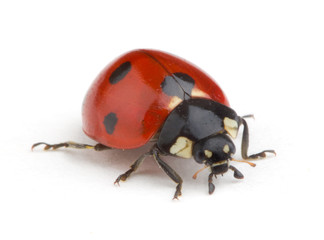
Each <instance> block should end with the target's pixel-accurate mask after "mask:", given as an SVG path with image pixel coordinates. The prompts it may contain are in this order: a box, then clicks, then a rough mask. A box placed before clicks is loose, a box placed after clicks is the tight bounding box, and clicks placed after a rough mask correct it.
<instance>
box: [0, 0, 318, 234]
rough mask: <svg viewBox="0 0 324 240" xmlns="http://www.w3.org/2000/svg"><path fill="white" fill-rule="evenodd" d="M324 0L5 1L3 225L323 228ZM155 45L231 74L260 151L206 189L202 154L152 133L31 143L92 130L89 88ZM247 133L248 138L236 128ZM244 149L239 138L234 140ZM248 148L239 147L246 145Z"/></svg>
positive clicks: (229, 90) (0, 95) (246, 230)
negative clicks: (186, 155) (76, 146)
mask: <svg viewBox="0 0 324 240" xmlns="http://www.w3.org/2000/svg"><path fill="white" fill-rule="evenodd" d="M323 12H324V8H323V2H322V1H298V0H295V1H284V0H280V1H276V0H272V1H175V0H173V1H167V0H163V1H139V0H137V1H88V2H86V1H53V2H52V3H50V2H49V1H47V2H45V1H1V3H0V80H1V87H0V109H1V120H0V121H1V122H0V123H1V124H0V133H1V138H0V146H1V147H0V194H1V197H0V221H1V223H0V226H1V227H0V228H1V230H0V238H1V239H134V238H135V239H152V238H153V239H176V238H177V239H188V238H190V239H249V240H253V239H294V238H296V237H301V238H304V239H305V238H306V237H307V239H323V237H324V236H323V231H322V229H321V228H322V227H323V220H322V218H323V214H324V211H323V202H324V198H323V195H322V193H323V179H322V175H323V162H324V159H323V153H322V150H323V144H322V141H323V115H324V114H323V100H324V98H323V85H322V82H323V80H324V68H323V66H324V47H323V45H324V44H323V43H324V32H323V30H324V28H323V27H324V14H323ZM135 48H153V49H160V50H163V51H167V52H171V53H173V54H176V55H178V56H181V57H183V58H185V59H187V60H189V61H191V62H193V63H194V64H196V65H198V66H199V67H200V68H202V69H204V70H205V71H206V72H207V73H208V74H209V75H211V76H213V77H214V79H215V80H216V81H217V82H218V83H219V84H220V85H221V86H222V88H223V90H224V91H225V92H226V95H227V97H228V98H229V100H230V103H231V106H232V107H233V108H234V109H235V110H236V112H237V113H238V114H241V115H244V114H250V113H254V114H255V117H256V120H252V119H251V120H249V125H250V132H251V144H250V145H251V148H250V153H255V152H257V151H261V150H263V149H268V148H270V149H271V148H273V149H275V150H276V151H277V153H278V155H277V157H275V158H274V157H271V158H268V159H266V160H261V161H259V162H257V167H256V168H251V167H249V166H248V165H247V164H240V163H234V164H235V166H236V167H237V168H238V169H240V170H241V172H242V173H243V174H244V175H245V179H244V180H237V179H234V178H233V176H232V173H228V174H226V175H225V176H224V177H220V178H218V179H217V181H216V182H215V185H216V190H215V192H214V194H213V195H211V196H209V195H208V193H207V174H208V172H207V171H205V172H203V173H201V174H200V175H199V176H198V179H197V180H196V181H195V180H193V179H192V175H193V173H194V172H196V171H197V170H198V169H199V168H201V166H199V165H197V164H195V163H194V161H193V160H183V159H175V158H166V161H167V162H168V163H169V164H170V165H171V166H172V167H174V169H176V170H177V171H178V173H179V174H180V175H181V176H182V178H183V180H184V185H183V196H182V197H181V199H180V200H179V201H172V196H173V193H174V190H175V184H174V183H173V182H172V181H171V180H170V179H169V178H168V177H167V176H166V175H165V174H164V173H163V172H162V171H161V170H160V169H159V168H158V167H157V166H156V164H155V163H154V162H153V161H152V159H147V160H146V161H145V163H144V164H143V166H142V167H141V168H140V169H139V171H138V172H137V174H134V175H132V176H131V178H130V179H129V180H128V181H127V182H125V183H121V186H120V187H116V186H114V185H113V182H114V180H115V178H116V177H117V176H118V175H119V174H120V173H122V172H124V171H126V170H127V169H128V166H129V165H130V164H131V163H132V161H134V160H135V159H136V157H138V156H139V155H140V154H141V153H142V152H143V151H145V150H146V149H147V148H148V147H144V148H141V149H136V150H132V151H117V150H113V151H108V152H94V151H91V150H70V149H62V150H58V151H55V152H43V151H42V150H41V149H37V150H35V151H34V152H31V150H30V147H31V145H32V144H33V143H34V142H38V141H47V142H49V143H58V142H62V141H66V140H74V141H77V142H82V143H89V144H93V143H94V142H93V141H92V140H90V139H89V138H87V137H86V136H85V135H84V134H83V132H82V130H81V105H82V100H83V97H84V95H85V93H86V91H87V89H88V87H89V86H90V84H91V82H92V81H93V79H94V78H95V77H96V75H97V74H98V73H99V72H100V70H101V69H102V68H103V67H104V66H105V65H106V64H107V63H109V62H110V61H111V60H113V59H114V58H116V57H117V56H119V55H120V54H122V53H124V52H126V51H129V50H131V49H135ZM236 143H237V144H239V141H236ZM238 149H239V147H238ZM236 157H237V158H240V155H239V152H238V153H237V155H236Z"/></svg>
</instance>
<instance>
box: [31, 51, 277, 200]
mask: <svg viewBox="0 0 324 240" xmlns="http://www.w3.org/2000/svg"><path fill="white" fill-rule="evenodd" d="M241 125H243V126H244V130H243V139H242V157H243V158H244V159H256V158H260V157H265V156H266V153H267V152H270V153H274V154H275V152H274V151H273V150H265V151H262V152H260V153H257V154H254V155H250V156H248V153H247V152H248V145H249V144H248V142H249V132H248V126H247V123H246V121H245V120H244V117H239V116H238V115H237V114H236V113H235V111H234V110H232V109H231V108H230V107H229V103H228V100H227V98H226V96H225V95H224V93H223V91H222V90H221V89H220V87H219V86H218V85H217V84H216V83H215V82H214V81H213V80H212V79H211V78H210V77H209V76H207V75H206V74H205V73H203V72H202V71H201V70H199V69H198V68H197V67H195V66H193V65H192V64H190V63H188V62H186V61H185V60H182V59H180V58H177V57H175V56H172V55H170V54H167V53H163V52H160V51H153V50H135V51H132V52H129V53H127V54H125V55H123V56H121V57H120V58H118V59H117V60H115V61H114V62H113V63H112V64H110V65H108V66H107V67H106V68H105V69H104V70H103V71H102V72H101V73H100V74H99V76H98V77H97V79H96V80H95V81H94V83H93V84H92V86H91V87H90V89H89V91H88V93H87V95H86V97H85V100H84V104H83V130H84V132H85V133H86V134H87V135H88V136H89V137H90V138H93V139H94V140H96V141H98V142H99V143H98V144H97V145H95V146H91V145H87V144H77V143H73V142H65V143H60V144H54V145H51V144H47V143H43V142H40V143H36V144H34V145H33V147H35V146H37V145H40V144H44V145H45V149H51V148H52V149H56V148H59V147H74V148H92V149H95V150H98V151H100V150H105V149H112V148H115V149H132V148H137V147H140V146H143V145H144V144H146V143H147V142H148V141H150V140H152V139H153V138H154V139H157V140H156V144H155V145H154V146H153V148H152V149H151V150H150V151H149V152H147V153H144V154H143V155H141V156H140V157H139V158H138V159H137V160H136V161H135V162H134V164H133V165H132V166H131V167H130V169H129V170H128V171H127V172H125V173H124V174H121V175H120V176H119V177H118V178H117V179H116V181H115V183H119V182H120V180H123V181H125V180H126V179H127V178H128V177H129V175H130V174H131V173H133V172H134V171H135V170H136V169H137V168H138V166H139V165H140V164H141V163H142V162H143V160H144V159H145V157H147V156H153V158H154V159H155V161H156V162H157V164H158V165H159V166H160V167H161V168H162V169H163V170H164V172H165V173H166V174H167V175H168V176H169V177H170V178H171V179H172V180H173V181H175V182H176V183H177V187H176V192H175V194H174V198H178V197H179V196H180V195H181V188H182V179H181V177H180V176H179V175H178V174H177V173H176V172H175V171H174V170H173V169H172V168H171V167H170V166H169V165H168V164H166V163H165V162H164V161H163V160H162V159H161V156H163V155H173V156H177V157H182V158H194V159H195V161H196V162H198V163H200V164H204V166H205V167H204V168H209V169H210V172H211V173H210V174H209V178H208V186H209V193H212V192H213V191H214V189H215V186H214V184H213V183H212V178H213V176H216V175H218V174H223V173H225V172H227V171H228V169H230V170H233V171H234V177H236V178H243V175H242V174H241V173H240V172H239V171H238V170H237V169H236V168H235V167H233V166H231V165H230V161H231V160H234V159H233V158H232V156H233V154H234V153H235V145H234V143H233V142H232V140H231V137H232V138H236V136H237V133H238V129H239V127H240V126H241ZM241 161H244V160H241ZM250 164H251V163H250ZM251 165H253V164H251ZM197 173H198V172H197ZM195 176H196V175H195Z"/></svg>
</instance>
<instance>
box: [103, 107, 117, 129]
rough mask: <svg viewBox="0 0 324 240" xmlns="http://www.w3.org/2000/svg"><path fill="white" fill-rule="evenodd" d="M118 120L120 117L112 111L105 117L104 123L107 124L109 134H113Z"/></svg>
mask: <svg viewBox="0 0 324 240" xmlns="http://www.w3.org/2000/svg"><path fill="white" fill-rule="evenodd" d="M117 121H118V118H117V115H116V113H113V112H111V113H109V114H108V115H107V116H106V117H105V119H104V121H103V124H104V125H105V128H106V132H107V133H108V134H113V132H114V131H115V126H116V123H117Z"/></svg>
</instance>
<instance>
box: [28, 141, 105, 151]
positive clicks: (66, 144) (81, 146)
mask: <svg viewBox="0 0 324 240" xmlns="http://www.w3.org/2000/svg"><path fill="white" fill-rule="evenodd" d="M39 145H44V150H50V149H52V150H55V149H58V148H62V147H65V148H76V149H94V150H96V151H102V150H108V149H111V147H108V146H105V145H103V144H101V143H98V144H96V145H88V144H81V143H75V142H64V143H58V144H48V143H45V142H38V143H35V144H34V145H33V146H32V150H33V149H34V148H35V147H37V146H39Z"/></svg>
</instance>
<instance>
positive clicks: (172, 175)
mask: <svg viewBox="0 0 324 240" xmlns="http://www.w3.org/2000/svg"><path fill="white" fill-rule="evenodd" d="M152 153H153V157H154V159H155V161H156V162H157V164H158V165H159V167H160V168H162V170H163V171H164V172H165V173H166V174H167V175H168V176H169V177H170V178H171V179H172V180H173V181H174V182H175V183H177V187H176V191H175V194H174V197H173V199H178V197H179V196H181V188H182V179H181V177H180V176H179V175H178V173H177V172H176V171H174V170H173V169H172V168H171V167H170V166H169V165H168V164H166V163H165V162H164V161H163V160H162V159H161V158H160V156H159V152H158V150H157V149H156V148H154V149H153V150H152Z"/></svg>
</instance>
